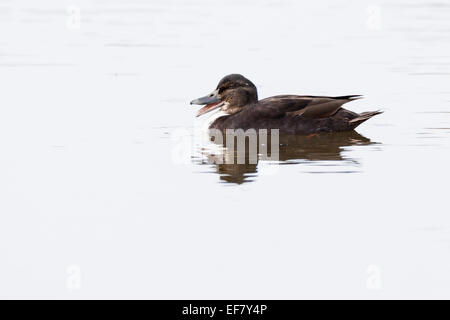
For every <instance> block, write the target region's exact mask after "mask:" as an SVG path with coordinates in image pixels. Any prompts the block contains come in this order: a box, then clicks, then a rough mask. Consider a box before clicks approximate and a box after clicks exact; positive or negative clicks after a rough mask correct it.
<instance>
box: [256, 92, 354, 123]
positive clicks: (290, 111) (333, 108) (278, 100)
mask: <svg viewBox="0 0 450 320" xmlns="http://www.w3.org/2000/svg"><path fill="white" fill-rule="evenodd" d="M359 98H362V96H360V95H351V96H340V97H325V96H296V95H281V96H274V97H270V98H266V99H262V100H260V101H258V103H257V104H256V106H254V108H255V109H254V111H255V112H256V113H257V114H258V115H259V116H260V117H267V118H279V117H282V116H286V115H290V116H304V117H309V118H326V117H331V116H332V115H333V114H335V113H336V112H337V111H338V110H339V109H340V108H341V107H342V105H343V104H345V103H347V102H350V101H353V100H356V99H359Z"/></svg>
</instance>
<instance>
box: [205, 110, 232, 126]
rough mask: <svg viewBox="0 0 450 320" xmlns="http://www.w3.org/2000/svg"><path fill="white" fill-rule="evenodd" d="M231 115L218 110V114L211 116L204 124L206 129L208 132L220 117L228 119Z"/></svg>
mask: <svg viewBox="0 0 450 320" xmlns="http://www.w3.org/2000/svg"><path fill="white" fill-rule="evenodd" d="M229 115H230V114H229V113H227V112H225V111H223V110H220V109H219V110H217V111H216V112H214V113H213V114H211V115H210V116H209V118H207V119H206V120H205V122H204V129H205V130H208V129H209V127H210V126H211V125H212V124H213V122H214V121H216V120H217V119H219V118H220V117H226V116H229Z"/></svg>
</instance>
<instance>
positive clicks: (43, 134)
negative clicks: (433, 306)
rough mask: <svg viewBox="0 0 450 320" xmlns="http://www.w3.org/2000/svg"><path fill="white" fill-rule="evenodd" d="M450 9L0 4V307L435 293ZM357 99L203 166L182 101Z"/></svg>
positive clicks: (403, 4) (444, 217)
mask: <svg viewBox="0 0 450 320" xmlns="http://www.w3.org/2000/svg"><path fill="white" fill-rule="evenodd" d="M449 17H450V3H449V2H448V1H435V2H429V1H423V0H421V1H419V0H408V1H406V0H401V1H400V0H398V1H375V2H374V1H343V0H339V1H329V0H327V1H319V2H317V3H309V4H306V3H301V2H298V1H293V0H292V1H291V0H285V1H250V0H249V1H206V0H195V1H178V0H177V1H143V0H142V1H140V0H132V1H101V0H97V1H86V0H79V1H73V2H61V1H56V0H54V1H51V0H45V1H40V3H39V6H38V5H37V4H36V3H33V1H8V0H1V1H0V87H1V88H2V89H1V100H0V148H1V151H0V152H1V153H0V256H1V257H2V258H1V263H0V296H1V297H41V298H42V297H43V298H48V297H62V298H95V297H102V298H108V297H140V298H231V297H232V298H408V297H415V298H418V297H446V298H450V217H449V213H450V211H449V206H448V201H447V200H448V176H449V169H448V163H449V160H450V159H449V158H450V150H449V146H450V87H449V84H450V41H449V40H450V19H449ZM229 73H242V74H244V75H245V76H247V77H248V78H249V79H251V80H252V81H253V82H254V83H255V84H256V86H257V88H258V92H259V96H260V97H261V98H264V97H267V96H271V95H276V94H287V93H291V94H310V95H345V94H364V95H365V99H362V100H358V101H355V102H352V103H349V104H348V105H346V107H347V108H348V109H350V110H353V111H356V112H362V111H369V110H377V109H382V110H384V111H385V113H384V114H382V115H379V116H376V117H375V118H373V119H371V120H369V121H367V122H366V123H364V124H362V125H361V126H360V127H359V128H358V129H357V132H350V133H341V134H320V135H318V136H308V137H306V136H299V137H285V138H283V139H284V140H283V143H282V145H281V146H280V161H266V160H263V159H260V160H259V161H258V163H257V164H246V165H237V164H217V163H216V162H215V159H214V157H211V152H210V150H205V149H203V148H199V147H198V145H197V143H196V141H197V138H198V136H197V135H198V133H197V131H196V128H198V127H199V123H198V121H199V119H194V118H195V113H196V111H197V107H192V106H190V105H189V104H188V102H189V101H190V100H192V99H193V98H196V97H198V96H201V95H203V94H206V93H208V92H210V91H211V90H213V89H214V88H215V87H216V84H217V82H218V81H219V79H220V78H221V77H222V76H224V75H226V74H229Z"/></svg>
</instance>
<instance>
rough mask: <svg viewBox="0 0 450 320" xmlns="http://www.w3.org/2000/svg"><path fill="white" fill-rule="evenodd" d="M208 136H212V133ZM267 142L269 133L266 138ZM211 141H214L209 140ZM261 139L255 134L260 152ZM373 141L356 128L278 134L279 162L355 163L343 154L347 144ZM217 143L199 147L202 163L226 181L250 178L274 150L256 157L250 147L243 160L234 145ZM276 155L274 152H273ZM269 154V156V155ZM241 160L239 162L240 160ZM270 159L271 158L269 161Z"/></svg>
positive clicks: (237, 182) (370, 142)
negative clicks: (211, 166)
mask: <svg viewBox="0 0 450 320" xmlns="http://www.w3.org/2000/svg"><path fill="white" fill-rule="evenodd" d="M211 139H214V138H212V137H211ZM267 141H269V142H270V134H269V136H268V138H267ZM212 142H213V141H212ZM261 143H265V141H264V142H261V141H259V138H258V146H259V150H258V151H259V153H260V152H261V151H260V150H261ZM371 144H376V142H372V141H371V140H370V139H368V138H366V137H364V136H362V135H360V134H359V133H357V132H356V131H347V132H335V133H321V134H312V135H280V136H279V153H278V159H279V161H277V163H278V164H281V165H283V164H298V163H309V164H314V163H319V162H320V163H322V164H323V162H322V161H330V162H331V161H338V162H339V161H342V162H344V161H345V162H346V163H347V164H348V163H352V164H354V165H357V164H358V162H357V161H356V160H355V159H351V158H349V157H346V156H344V155H343V154H342V152H343V151H344V150H345V148H346V147H350V146H357V145H371ZM215 145H216V146H217V147H220V150H221V152H217V150H219V149H218V148H215V151H214V152H208V151H206V149H203V150H202V153H203V161H201V163H203V164H204V163H208V164H213V165H215V166H216V171H217V173H218V174H219V175H220V180H221V181H223V182H227V183H235V184H242V183H246V182H251V181H253V180H254V179H255V178H256V177H257V175H258V165H259V164H261V163H262V162H264V161H268V160H273V156H274V155H273V154H270V152H271V150H270V148H269V150H268V151H269V154H270V155H269V156H268V157H267V156H264V155H261V154H259V157H258V158H257V159H256V163H255V161H252V160H251V159H250V156H249V150H248V148H246V150H245V163H242V161H238V159H237V154H238V152H237V146H236V145H235V146H234V149H230V148H227V147H226V144H225V142H223V143H215ZM275 157H276V156H275ZM271 158H272V159H271ZM239 162H240V163H242V164H239ZM271 162H273V161H271Z"/></svg>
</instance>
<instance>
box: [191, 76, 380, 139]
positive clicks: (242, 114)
mask: <svg viewBox="0 0 450 320" xmlns="http://www.w3.org/2000/svg"><path fill="white" fill-rule="evenodd" d="M359 98H361V96H360V95H349V96H340V97H326V96H298V95H279V96H274V97H269V98H266V99H262V100H258V93H257V90H256V86H255V85H254V84H253V83H252V82H251V81H250V80H248V79H247V78H245V77H244V76H242V75H240V74H230V75H228V76H226V77H224V78H223V79H222V80H220V82H219V84H218V85H217V88H216V90H214V91H213V92H212V93H211V94H209V95H207V96H205V97H202V98H199V99H196V100H193V101H191V104H198V105H205V106H204V107H203V108H201V109H200V110H199V111H198V113H197V117H198V116H200V115H203V114H205V113H207V112H210V111H213V110H218V109H219V110H220V112H218V113H217V116H216V117H215V119H214V121H213V122H212V123H211V124H210V125H209V128H210V129H219V130H225V129H244V130H247V129H251V128H253V129H257V130H258V129H279V130H280V131H279V132H280V133H281V134H311V133H319V132H336V131H350V130H353V129H355V128H356V127H357V126H359V125H360V124H361V123H363V122H364V121H366V120H368V119H370V118H372V117H373V116H375V115H377V114H380V113H382V111H369V112H363V113H355V112H352V111H349V110H346V109H344V108H342V105H343V104H345V103H347V102H350V101H353V100H356V99H359Z"/></svg>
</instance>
